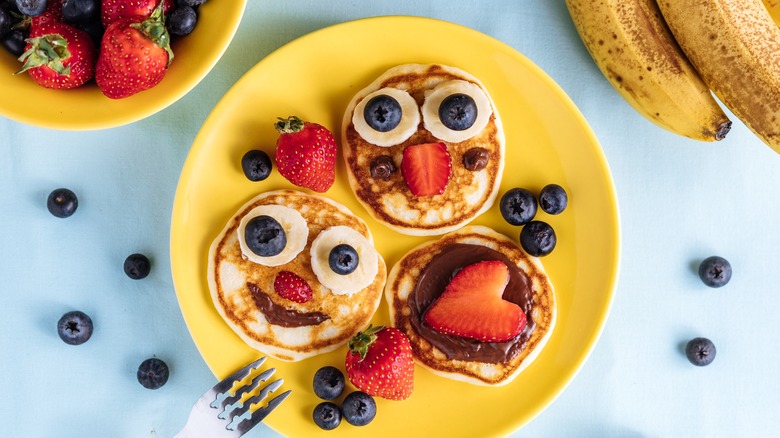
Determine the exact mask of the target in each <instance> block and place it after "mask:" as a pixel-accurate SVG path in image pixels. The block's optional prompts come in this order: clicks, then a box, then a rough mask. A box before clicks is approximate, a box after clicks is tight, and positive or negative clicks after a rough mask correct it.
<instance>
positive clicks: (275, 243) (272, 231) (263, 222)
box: [244, 215, 287, 257]
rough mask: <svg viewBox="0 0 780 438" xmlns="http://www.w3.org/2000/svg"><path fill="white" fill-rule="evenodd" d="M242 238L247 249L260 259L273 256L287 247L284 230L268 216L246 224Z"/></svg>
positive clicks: (254, 219)
mask: <svg viewBox="0 0 780 438" xmlns="http://www.w3.org/2000/svg"><path fill="white" fill-rule="evenodd" d="M244 237H245V240H246V245H247V246H248V247H249V249H250V250H251V251H252V252H253V253H255V254H257V255H259V256H261V257H271V256H275V255H277V254H279V253H281V252H282V250H284V247H285V246H287V235H286V234H285V232H284V228H282V225H281V224H280V223H279V222H278V221H277V220H276V219H274V218H272V217H270V216H265V215H263V216H257V217H255V218H252V219H251V220H250V221H249V222H247V224H246V229H245V231H244Z"/></svg>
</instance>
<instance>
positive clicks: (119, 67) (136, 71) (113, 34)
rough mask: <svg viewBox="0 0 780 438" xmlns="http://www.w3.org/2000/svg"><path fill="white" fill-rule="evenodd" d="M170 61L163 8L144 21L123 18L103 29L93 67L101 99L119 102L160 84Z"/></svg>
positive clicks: (168, 39) (169, 47)
mask: <svg viewBox="0 0 780 438" xmlns="http://www.w3.org/2000/svg"><path fill="white" fill-rule="evenodd" d="M172 60H173V51H172V50H171V45H170V35H169V34H168V30H167V29H166V28H165V15H164V14H163V8H162V5H160V6H158V7H157V8H156V9H155V10H154V12H153V13H152V15H151V17H149V18H147V19H141V20H139V19H133V18H122V19H120V20H118V21H116V22H114V23H113V24H111V25H110V26H108V28H107V29H106V31H105V33H104V34H103V40H102V43H101V48H100V56H99V57H98V60H97V66H96V67H95V81H96V82H97V84H98V87H99V88H100V91H102V92H103V94H104V95H106V96H108V97H110V98H111V99H122V98H125V97H129V96H132V95H134V94H136V93H138V92H141V91H144V90H148V89H150V88H152V87H154V86H156V85H157V84H159V83H160V81H162V80H163V78H164V77H165V74H166V73H167V71H168V65H170V63H171V61H172Z"/></svg>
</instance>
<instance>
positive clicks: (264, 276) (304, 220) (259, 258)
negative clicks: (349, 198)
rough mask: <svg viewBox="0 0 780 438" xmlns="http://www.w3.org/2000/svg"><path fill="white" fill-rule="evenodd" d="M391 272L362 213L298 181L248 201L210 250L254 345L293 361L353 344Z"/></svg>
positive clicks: (237, 321) (218, 291)
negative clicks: (304, 189)
mask: <svg viewBox="0 0 780 438" xmlns="http://www.w3.org/2000/svg"><path fill="white" fill-rule="evenodd" d="M349 248H352V250H349ZM331 256H333V261H331ZM386 277H387V269H386V266H385V263H384V260H383V259H382V256H381V255H380V254H378V253H377V251H376V250H375V249H374V246H373V238H372V236H371V232H370V230H369V229H368V226H367V225H366V223H365V222H364V221H363V220H362V219H360V218H359V217H357V216H355V215H354V214H352V212H351V211H350V210H349V209H347V208H346V207H344V206H343V205H341V204H338V203H336V202H335V201H332V200H330V199H328V198H325V197H323V196H319V195H310V194H306V193H303V192H298V191H293V190H279V191H272V192H266V193H263V194H260V195H258V196H256V197H255V198H253V199H251V200H250V201H249V202H247V203H246V204H244V205H243V206H241V208H239V209H238V211H237V212H236V213H235V214H234V215H233V216H232V217H231V218H230V219H229V220H228V221H227V224H226V225H225V227H224V228H223V230H222V231H221V232H220V233H219V235H218V236H217V237H216V239H215V240H214V242H213V244H212V245H211V248H210V250H209V258H208V283H209V289H210V291H211V297H212V299H213V302H214V306H215V307H216V309H217V311H218V312H219V314H220V315H221V316H222V317H223V318H224V320H225V322H226V323H227V324H228V325H229V326H230V328H231V329H233V331H235V332H236V333H237V334H238V335H239V336H240V337H241V339H243V340H244V341H245V342H246V343H247V344H248V345H249V346H251V347H253V348H255V349H257V350H259V351H261V352H263V353H265V354H267V355H270V356H273V357H275V358H278V359H281V360H285V361H297V360H301V359H305V358H307V357H311V356H314V355H317V354H320V353H325V352H328V351H332V350H334V349H336V348H338V347H340V346H342V345H344V344H346V343H347V341H349V339H350V338H351V337H352V336H353V335H354V334H355V333H357V332H358V331H359V330H361V329H363V328H365V326H366V325H368V323H369V321H370V320H371V317H372V316H373V314H374V312H376V309H377V307H378V306H379V303H380V301H381V298H382V290H383V287H384V284H385V279H386Z"/></svg>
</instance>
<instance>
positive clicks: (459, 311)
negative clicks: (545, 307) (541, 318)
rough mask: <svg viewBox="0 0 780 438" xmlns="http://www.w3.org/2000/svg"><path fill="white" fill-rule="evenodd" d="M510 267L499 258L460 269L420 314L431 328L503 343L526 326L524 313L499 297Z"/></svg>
mask: <svg viewBox="0 0 780 438" xmlns="http://www.w3.org/2000/svg"><path fill="white" fill-rule="evenodd" d="M508 282H509V269H508V268H507V266H506V265H505V264H504V263H503V262H500V261H498V260H491V261H485V262H478V263H474V264H472V265H468V266H466V267H464V268H463V269H461V271H460V272H458V273H457V274H456V275H455V277H454V278H453V279H452V281H450V283H449V284H448V285H447V287H445V288H444V292H442V294H441V296H439V298H438V299H437V300H436V301H434V302H433V304H431V306H430V307H429V308H428V311H427V312H426V313H425V316H424V317H423V320H424V322H425V323H426V324H427V325H428V326H430V327H431V328H433V329H434V330H436V331H438V332H441V333H445V334H448V335H455V336H461V337H464V338H470V339H476V340H478V341H482V342H503V341H508V340H510V339H512V338H514V337H515V336H517V335H519V334H520V333H521V332H522V331H523V329H525V324H526V316H525V313H523V310H522V309H521V308H520V306H518V305H517V304H515V303H512V302H510V301H506V300H504V299H502V298H501V296H502V295H503V293H504V288H506V285H507V283H508Z"/></svg>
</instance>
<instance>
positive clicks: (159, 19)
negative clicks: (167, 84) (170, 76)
mask: <svg viewBox="0 0 780 438" xmlns="http://www.w3.org/2000/svg"><path fill="white" fill-rule="evenodd" d="M164 3H165V0H160V3H159V4H158V5H157V7H156V8H154V11H152V15H151V16H150V17H149V18H147V19H146V20H144V21H142V22H140V23H133V24H131V25H130V27H132V28H133V29H136V30H138V31H139V32H141V33H143V34H144V35H146V37H147V38H149V39H150V40H152V41H154V43H155V44H157V45H158V46H159V47H160V48H162V49H165V51H166V52H168V65H171V61H173V50H171V35H170V34H169V33H168V29H167V28H166V27H165V13H164V12H163V4H164Z"/></svg>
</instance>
